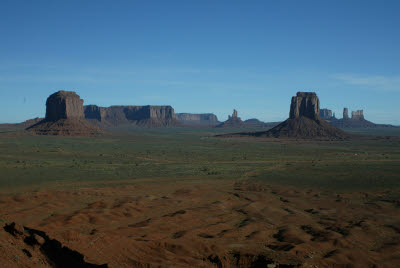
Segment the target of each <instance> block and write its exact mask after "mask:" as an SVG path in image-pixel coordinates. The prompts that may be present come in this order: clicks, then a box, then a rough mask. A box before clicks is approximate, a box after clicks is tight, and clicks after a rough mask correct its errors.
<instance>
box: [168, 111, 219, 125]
mask: <svg viewBox="0 0 400 268" xmlns="http://www.w3.org/2000/svg"><path fill="white" fill-rule="evenodd" d="M175 117H176V119H177V120H178V121H180V122H181V123H183V124H184V125H193V126H200V125H201V126H215V125H217V124H219V123H220V122H219V121H218V118H217V116H216V115H215V114H190V113H176V114H175Z"/></svg>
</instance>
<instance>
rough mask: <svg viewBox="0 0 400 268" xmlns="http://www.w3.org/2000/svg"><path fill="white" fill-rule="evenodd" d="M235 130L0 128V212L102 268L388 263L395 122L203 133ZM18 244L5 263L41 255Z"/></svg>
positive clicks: (395, 228)
mask: <svg viewBox="0 0 400 268" xmlns="http://www.w3.org/2000/svg"><path fill="white" fill-rule="evenodd" d="M237 131H243V130H242V129H241V130H238V129H217V128H200V127H199V128H186V127H176V128H162V129H145V128H136V127H119V128H115V129H113V131H106V132H105V134H103V135H101V136H99V137H90V138H88V137H58V136H55V137H50V136H34V135H30V134H28V133H25V132H12V131H11V130H7V129H3V130H2V132H1V133H0V174H1V177H0V189H1V191H0V208H1V210H0V211H1V215H0V221H2V222H13V221H15V222H18V223H19V224H21V225H23V226H25V227H29V228H35V229H39V230H42V231H45V232H46V233H47V235H49V236H50V237H52V238H56V239H57V240H58V241H60V242H61V243H62V244H63V245H66V246H68V247H69V248H71V249H73V250H76V251H78V252H80V253H81V254H83V255H84V256H85V260H86V261H88V262H90V263H95V264H107V265H108V266H110V267H131V266H134V267H147V266H152V265H155V266H157V265H158V264H160V263H162V265H161V267H170V266H174V267H186V266H188V265H189V264H190V266H192V265H193V266H195V267H230V266H237V267H267V265H270V266H268V267H326V266H329V265H333V264H334V265H343V267H396V266H397V265H399V264H400V253H399V252H400V203H399V198H400V129H399V128H381V129H380V128H376V129H371V130H365V129H351V130H350V131H351V132H352V133H353V134H356V135H358V136H355V137H353V138H352V139H350V140H343V141H328V140H325V141H312V140H296V139H276V138H252V137H235V138H222V137H216V135H217V134H223V133H233V132H237ZM3 236H4V234H3ZM1 246H2V245H0V247H1ZM3 246H4V245H3ZM24 246H26V245H23V244H21V248H22V247H24ZM26 250H28V251H29V252H30V253H29V255H31V257H29V256H27V254H26V252H25V251H18V252H15V254H14V256H15V258H14V259H7V258H6V259H5V263H7V261H9V263H10V264H12V265H15V264H18V263H19V264H20V266H24V265H26V263H27V260H25V259H30V261H31V263H33V264H34V266H35V265H37V266H40V265H39V264H40V263H41V261H40V258H39V257H38V258H37V259H36V260H35V250H34V249H33V248H32V249H29V248H27V249H26ZM32 255H33V256H32ZM7 256H9V255H7ZM340 267H341V266H340Z"/></svg>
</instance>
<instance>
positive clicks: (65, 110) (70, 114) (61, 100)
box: [45, 90, 85, 121]
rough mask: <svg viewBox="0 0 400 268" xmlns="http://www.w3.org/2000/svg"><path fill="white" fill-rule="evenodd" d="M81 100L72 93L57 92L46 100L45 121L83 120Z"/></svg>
mask: <svg viewBox="0 0 400 268" xmlns="http://www.w3.org/2000/svg"><path fill="white" fill-rule="evenodd" d="M84 118H85V115H84V113H83V100H82V99H81V98H80V97H79V95H78V94H76V93H75V92H73V91H63V90H61V91H58V92H56V93H54V94H52V95H50V96H49V97H48V98H47V101H46V117H45V119H46V120H47V121H57V120H59V119H84Z"/></svg>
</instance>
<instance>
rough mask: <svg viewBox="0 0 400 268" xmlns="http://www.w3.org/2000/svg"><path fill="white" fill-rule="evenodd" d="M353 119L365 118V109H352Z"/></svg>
mask: <svg viewBox="0 0 400 268" xmlns="http://www.w3.org/2000/svg"><path fill="white" fill-rule="evenodd" d="M351 119H352V120H363V119H364V111H363V110H357V111H351Z"/></svg>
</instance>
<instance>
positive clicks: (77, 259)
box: [1, 222, 108, 268]
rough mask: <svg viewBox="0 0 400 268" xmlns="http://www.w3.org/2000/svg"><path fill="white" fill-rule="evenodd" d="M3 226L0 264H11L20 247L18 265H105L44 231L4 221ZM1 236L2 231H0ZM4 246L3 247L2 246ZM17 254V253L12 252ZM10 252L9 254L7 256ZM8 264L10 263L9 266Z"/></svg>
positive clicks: (14, 263)
mask: <svg viewBox="0 0 400 268" xmlns="http://www.w3.org/2000/svg"><path fill="white" fill-rule="evenodd" d="M3 230H4V231H5V232H6V233H9V234H8V236H9V237H8V238H7V240H6V241H3V243H8V244H7V246H6V245H4V244H3V245H1V248H2V250H3V251H2V253H1V257H2V258H3V260H2V261H3V263H2V265H4V266H3V267H14V266H15V265H16V262H15V256H18V255H19V254H18V251H19V250H21V251H22V252H23V253H24V254H23V255H22V256H24V258H23V259H22V258H18V259H17V260H18V263H19V265H18V266H21V267H58V268H64V267H65V268H67V267H68V268H69V267H81V268H94V267H98V268H100V267H101V268H107V267H108V265H107V264H101V265H98V264H93V263H89V262H86V261H85V257H84V256H83V255H82V254H81V253H79V252H77V251H75V250H72V249H70V248H68V247H66V246H63V245H62V244H61V242H59V241H58V240H56V239H51V238H50V237H49V236H48V235H47V234H46V233H45V232H43V231H39V230H35V229H31V228H28V227H24V226H22V225H19V224H16V223H14V222H13V223H10V224H6V225H5V226H4V227H3ZM1 235H2V237H4V236H5V235H4V234H1ZM4 246H6V247H4ZM16 254H18V255H16ZM11 256H13V257H11ZM9 265H11V266H9Z"/></svg>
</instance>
